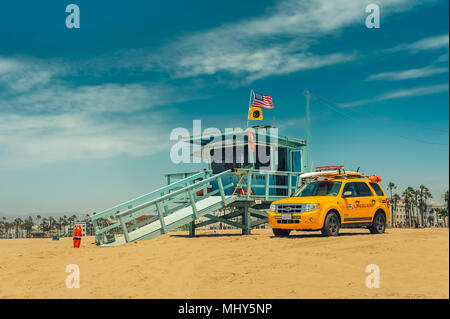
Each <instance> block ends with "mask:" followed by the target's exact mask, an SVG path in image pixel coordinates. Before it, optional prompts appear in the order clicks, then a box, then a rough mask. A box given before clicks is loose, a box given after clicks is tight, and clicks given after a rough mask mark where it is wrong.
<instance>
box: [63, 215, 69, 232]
mask: <svg viewBox="0 0 450 319" xmlns="http://www.w3.org/2000/svg"><path fill="white" fill-rule="evenodd" d="M62 224H63V226H64V229H63V231H64V233H66V226H67V225H69V222H68V220H67V216H66V215H64V216H63V221H62Z"/></svg>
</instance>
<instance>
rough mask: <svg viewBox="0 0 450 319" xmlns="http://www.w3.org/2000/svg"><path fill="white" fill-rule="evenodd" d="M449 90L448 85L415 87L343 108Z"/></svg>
mask: <svg viewBox="0 0 450 319" xmlns="http://www.w3.org/2000/svg"><path fill="white" fill-rule="evenodd" d="M448 89H449V87H448V83H443V84H436V85H428V86H419V87H413V88H408V89H402V90H395V91H390V92H387V93H383V94H381V95H378V96H376V97H374V98H371V99H365V100H359V101H355V102H350V103H344V104H343V106H344V107H353V106H359V105H363V104H369V103H375V102H381V101H386V100H392V99H400V98H407V97H412V96H423V95H430V94H437V93H442V92H448Z"/></svg>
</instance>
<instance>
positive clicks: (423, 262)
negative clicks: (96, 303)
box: [0, 229, 449, 299]
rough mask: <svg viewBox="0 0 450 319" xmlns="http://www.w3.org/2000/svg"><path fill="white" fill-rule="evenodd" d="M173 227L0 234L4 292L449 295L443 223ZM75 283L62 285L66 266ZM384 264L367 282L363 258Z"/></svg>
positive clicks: (18, 295) (1, 287)
mask: <svg viewBox="0 0 450 319" xmlns="http://www.w3.org/2000/svg"><path fill="white" fill-rule="evenodd" d="M252 233H253V234H252V235H249V236H241V235H239V234H240V233H239V231H238V230H236V231H225V230H223V231H219V234H213V232H212V231H204V232H198V235H199V236H198V237H196V238H188V237H187V233H186V232H176V233H170V234H168V235H165V236H160V237H158V238H156V239H153V240H149V241H139V242H137V243H130V244H127V245H123V246H119V247H109V248H106V247H105V248H100V247H97V246H96V245H95V244H93V240H94V238H93V237H83V239H82V243H81V248H80V249H73V248H72V239H71V238H62V239H61V240H59V241H52V240H51V239H0V298H70V299H72V298H449V231H448V229H387V232H386V233H385V234H382V235H370V234H369V232H368V231H367V230H341V235H340V236H339V237H333V238H325V237H321V236H320V233H317V232H293V233H292V234H293V235H292V236H291V237H289V238H275V237H273V236H272V232H271V230H269V229H267V230H262V229H261V230H253V231H252ZM68 264H77V265H78V266H79V268H80V288H78V289H77V288H73V289H68V288H66V283H65V282H66V277H67V276H68V273H66V272H65V271H66V266H67V265H68ZM369 264H376V265H378V266H379V268H380V288H372V289H369V288H367V287H366V284H365V281H366V277H367V276H368V275H369V273H366V272H365V270H366V266H367V265H369Z"/></svg>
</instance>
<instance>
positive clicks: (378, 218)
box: [375, 215, 384, 232]
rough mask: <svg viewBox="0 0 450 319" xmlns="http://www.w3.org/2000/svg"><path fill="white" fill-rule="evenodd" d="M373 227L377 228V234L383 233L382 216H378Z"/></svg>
mask: <svg viewBox="0 0 450 319" xmlns="http://www.w3.org/2000/svg"><path fill="white" fill-rule="evenodd" d="M375 227H376V228H377V231H378V232H382V231H383V229H384V222H383V216H381V215H378V217H377V222H376V226H375Z"/></svg>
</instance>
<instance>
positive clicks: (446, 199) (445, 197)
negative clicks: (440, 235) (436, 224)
mask: <svg viewBox="0 0 450 319" xmlns="http://www.w3.org/2000/svg"><path fill="white" fill-rule="evenodd" d="M444 200H445V202H446V203H447V208H446V209H445V210H446V211H447V215H446V216H447V217H448V200H449V194H448V191H446V192H445V194H444ZM449 224H450V223H448V224H447V227H450V225H449ZM444 225H445V215H444Z"/></svg>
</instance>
